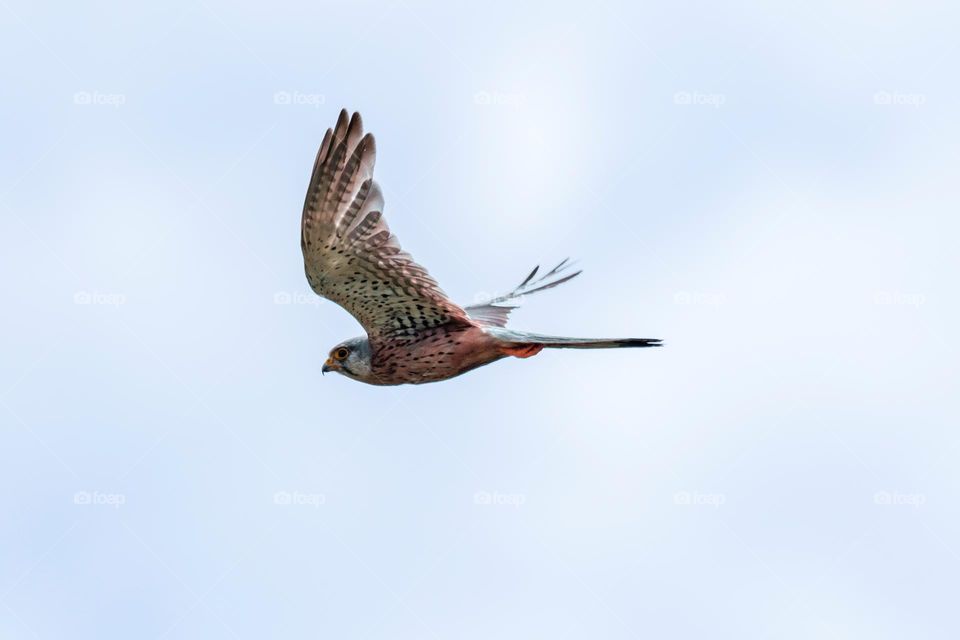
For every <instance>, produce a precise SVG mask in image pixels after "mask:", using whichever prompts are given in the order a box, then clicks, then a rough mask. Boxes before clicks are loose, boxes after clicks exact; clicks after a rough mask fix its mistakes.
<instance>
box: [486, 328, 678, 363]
mask: <svg viewBox="0 0 960 640" xmlns="http://www.w3.org/2000/svg"><path fill="white" fill-rule="evenodd" d="M486 331H487V333H489V334H490V335H492V336H494V337H496V338H497V339H498V340H499V341H500V342H501V343H502V349H503V352H504V353H505V354H507V355H511V356H517V357H519V358H529V357H530V356H533V355H536V354H538V353H540V351H541V350H542V349H622V348H628V347H659V346H661V345H662V343H661V341H660V339H659V338H567V337H562V336H545V335H541V334H539V333H527V332H526V331H514V330H512V329H504V328H501V327H487V328H486Z"/></svg>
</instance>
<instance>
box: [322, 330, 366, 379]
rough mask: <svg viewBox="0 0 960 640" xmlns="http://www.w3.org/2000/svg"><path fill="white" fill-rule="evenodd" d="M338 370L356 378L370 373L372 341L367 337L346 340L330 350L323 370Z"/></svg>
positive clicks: (324, 371)
mask: <svg viewBox="0 0 960 640" xmlns="http://www.w3.org/2000/svg"><path fill="white" fill-rule="evenodd" d="M327 371H336V372H337V373H341V374H343V375H345V376H347V377H348V378H353V379H354V380H365V379H366V378H367V377H369V375H370V342H369V341H368V340H367V339H366V338H351V339H350V340H344V341H343V342H341V343H340V344H338V345H337V346H335V347H334V348H333V349H331V350H330V356H329V357H328V358H327V361H326V362H324V363H323V369H321V372H323V373H326V372H327Z"/></svg>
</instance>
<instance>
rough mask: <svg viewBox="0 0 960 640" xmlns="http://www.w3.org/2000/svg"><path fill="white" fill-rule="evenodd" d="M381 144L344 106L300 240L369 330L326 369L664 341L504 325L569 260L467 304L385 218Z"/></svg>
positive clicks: (395, 368) (399, 379)
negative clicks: (378, 162) (378, 161)
mask: <svg viewBox="0 0 960 640" xmlns="http://www.w3.org/2000/svg"><path fill="white" fill-rule="evenodd" d="M375 155H376V149H375V145H374V141H373V136H372V135H371V134H369V133H368V134H366V135H364V133H363V124H362V122H361V119H360V114H359V113H354V114H353V116H352V117H350V116H349V115H348V114H347V111H346V110H345V109H344V110H342V111H341V112H340V117H339V118H338V120H337V124H336V126H335V127H334V128H333V129H327V133H326V135H325V136H324V138H323V143H322V144H321V145H320V151H319V152H318V153H317V159H316V162H314V165H313V174H312V175H311V178H310V186H309V187H308V188H307V196H306V201H305V202H304V205H303V219H302V221H301V235H300V246H301V248H302V249H303V261H304V270H305V271H306V274H307V281H308V282H309V283H310V287H311V288H312V289H313V290H314V291H315V292H316V293H317V294H318V295H320V296H323V297H324V298H327V299H329V300H332V301H333V302H336V303H337V304H338V305H340V306H341V307H343V308H344V309H346V310H347V311H349V312H350V314H351V315H353V317H354V318H356V319H357V320H358V321H359V322H360V324H361V325H362V326H363V328H364V330H365V331H366V332H367V335H366V336H362V337H359V338H352V339H350V340H346V341H344V342H341V343H340V344H338V345H337V346H335V347H334V348H333V349H332V350H331V351H330V354H329V357H328V358H327V360H326V362H325V363H324V364H323V368H322V372H323V373H326V372H328V371H335V372H337V373H340V374H342V375H345V376H347V377H348V378H352V379H354V380H358V381H360V382H366V383H368V384H374V385H398V384H422V383H426V382H438V381H440V380H447V379H449V378H453V377H454V376H458V375H460V374H461V373H465V372H467V371H470V370H471V369H476V368H477V367H482V366H483V365H485V364H490V363H491V362H494V361H496V360H500V359H501V358H505V357H508V356H514V357H517V358H529V357H531V356H534V355H536V354H538V353H540V351H542V350H543V349H545V348H546V349H616V348H620V347H657V346H660V340H655V339H647V338H621V339H596V338H562V337H558V336H548V335H540V334H536V333H526V332H523V331H514V330H511V329H508V328H506V324H507V318H508V316H509V314H510V311H511V310H512V309H514V308H516V306H517V305H518V304H519V302H520V300H521V298H522V297H524V296H527V295H530V294H532V293H537V292H538V291H543V290H545V289H550V288H551V287H555V286H557V285H559V284H562V283H564V282H567V281H568V280H570V279H571V278H574V277H576V276H577V275H579V273H580V272H579V271H575V272H572V273H570V272H569V267H570V264H569V262H568V261H567V260H564V261H563V262H561V263H560V264H559V265H557V266H556V267H554V268H553V269H551V270H550V271H549V272H547V273H545V274H543V275H542V276H540V277H539V278H538V277H537V274H538V272H539V269H538V268H534V270H533V271H531V272H530V275H528V276H527V277H526V278H525V279H524V280H523V282H522V283H520V285H519V286H518V287H517V288H515V289H514V290H513V291H511V292H510V293H508V294H506V295H503V296H500V297H498V298H495V299H493V300H490V301H488V302H485V303H483V304H476V305H471V306H465V307H461V306H459V305H457V304H456V303H454V302H453V301H451V300H450V299H449V298H448V297H447V296H446V294H444V293H443V291H441V289H440V287H439V286H438V285H437V282H436V281H435V280H434V279H433V278H432V277H430V275H429V274H428V273H427V271H426V270H425V269H424V268H423V267H421V266H420V265H419V264H417V263H416V262H415V261H414V260H413V258H412V257H411V256H410V255H409V254H408V253H406V252H404V251H403V250H402V249H401V248H400V244H399V243H398V241H397V238H396V236H394V235H393V234H392V233H391V232H390V230H389V228H388V227H387V222H386V220H384V218H383V194H382V193H381V192H380V188H379V187H378V186H377V183H376V182H375V181H374V180H373V164H374V159H375Z"/></svg>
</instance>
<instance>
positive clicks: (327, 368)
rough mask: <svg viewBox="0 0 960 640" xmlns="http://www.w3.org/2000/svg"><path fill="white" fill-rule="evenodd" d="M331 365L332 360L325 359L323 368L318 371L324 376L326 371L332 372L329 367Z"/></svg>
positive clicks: (331, 368)
mask: <svg viewBox="0 0 960 640" xmlns="http://www.w3.org/2000/svg"><path fill="white" fill-rule="evenodd" d="M332 364H333V360H331V359H330V358H327V361H326V362H324V363H323V368H322V369H320V373H321V374H325V373H326V372H327V371H333V367H331V366H330V365H332Z"/></svg>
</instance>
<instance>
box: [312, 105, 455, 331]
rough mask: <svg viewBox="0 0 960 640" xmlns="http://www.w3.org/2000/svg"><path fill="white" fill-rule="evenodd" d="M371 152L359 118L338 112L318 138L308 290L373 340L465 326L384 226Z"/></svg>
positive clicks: (444, 297) (357, 114) (373, 152)
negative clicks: (448, 325)
mask: <svg viewBox="0 0 960 640" xmlns="http://www.w3.org/2000/svg"><path fill="white" fill-rule="evenodd" d="M375 155H376V150H375V146H374V141H373V136H372V135H371V134H369V133H368V134H366V135H363V124H362V122H361V120H360V114H359V113H354V114H353V117H352V118H348V116H347V111H346V110H345V109H344V110H343V111H341V112H340V117H339V119H338V120H337V125H336V127H334V128H333V129H327V133H326V135H325V136H324V138H323V144H322V145H321V146H320V151H319V152H318V153H317V160H316V162H315V163H314V165H313V175H312V177H311V178H310V186H309V188H308V189H307V197H306V201H305V202H304V205H303V220H302V224H301V236H300V246H301V248H302V249H303V261H304V269H305V271H306V274H307V281H308V282H309V283H310V287H311V288H312V289H313V290H314V291H315V292H317V294H319V295H321V296H323V297H324V298H328V299H330V300H332V301H333V302H336V303H337V304H339V305H340V306H342V307H343V308H344V309H346V310H347V311H349V312H350V313H351V314H352V315H353V317H355V318H356V319H357V320H358V321H359V322H360V324H361V325H363V328H364V329H365V330H366V332H367V335H368V336H370V338H371V339H375V338H383V337H389V336H399V335H415V334H416V333H417V332H418V331H421V330H423V329H426V328H429V327H436V326H439V325H442V324H446V323H448V322H458V323H462V324H470V319H469V318H468V316H467V314H466V312H464V310H463V309H461V308H460V307H459V306H457V305H456V304H454V303H453V302H452V301H450V299H448V298H447V296H446V294H444V293H443V291H441V290H440V287H439V286H438V285H437V282H436V281H435V280H434V279H433V278H431V277H430V275H429V274H428V273H427V271H426V269H424V268H423V267H421V266H420V265H419V264H417V263H416V262H414V260H413V258H411V257H410V255H409V254H407V253H405V252H404V251H403V250H401V249H400V244H399V243H398V242H397V238H396V236H394V235H393V234H392V233H391V232H390V230H389V228H388V227H387V223H386V221H385V220H384V219H383V213H382V212H383V196H382V194H381V193H380V188H379V187H378V186H377V183H376V182H374V181H373V164H374V160H375Z"/></svg>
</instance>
